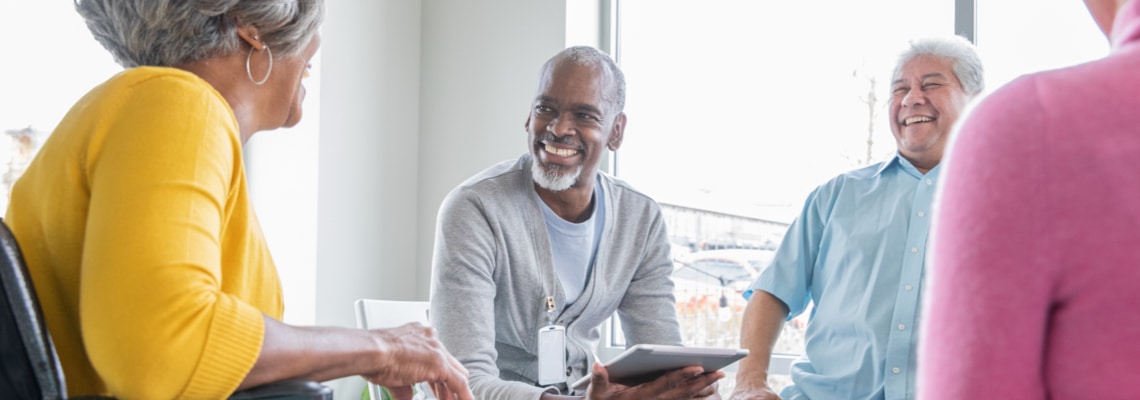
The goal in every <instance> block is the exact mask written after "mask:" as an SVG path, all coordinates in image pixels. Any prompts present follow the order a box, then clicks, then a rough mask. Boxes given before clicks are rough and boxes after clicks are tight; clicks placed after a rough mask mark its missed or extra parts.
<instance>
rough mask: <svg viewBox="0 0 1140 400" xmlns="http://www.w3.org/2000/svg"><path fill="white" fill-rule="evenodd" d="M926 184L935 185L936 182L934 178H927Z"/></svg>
mask: <svg viewBox="0 0 1140 400" xmlns="http://www.w3.org/2000/svg"><path fill="white" fill-rule="evenodd" d="M926 184H927V185H933V184H934V181H932V180H930V179H927V180H926Z"/></svg>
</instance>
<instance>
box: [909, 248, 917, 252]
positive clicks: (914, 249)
mask: <svg viewBox="0 0 1140 400" xmlns="http://www.w3.org/2000/svg"><path fill="white" fill-rule="evenodd" d="M910 252H911V253H917V252H918V248H917V247H911V248H910Z"/></svg>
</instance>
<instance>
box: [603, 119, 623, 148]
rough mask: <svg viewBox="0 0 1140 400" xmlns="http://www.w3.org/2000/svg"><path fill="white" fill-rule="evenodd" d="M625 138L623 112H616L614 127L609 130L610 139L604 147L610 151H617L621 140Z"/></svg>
mask: <svg viewBox="0 0 1140 400" xmlns="http://www.w3.org/2000/svg"><path fill="white" fill-rule="evenodd" d="M624 138H625V113H621V114H618V116H617V117H614V127H613V129H612V130H611V131H610V141H609V143H606V147H608V148H609V149H610V151H617V149H618V148H619V147H621V141H622V139H624Z"/></svg>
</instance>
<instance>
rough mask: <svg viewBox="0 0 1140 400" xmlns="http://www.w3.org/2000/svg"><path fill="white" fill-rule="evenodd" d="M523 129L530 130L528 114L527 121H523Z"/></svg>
mask: <svg viewBox="0 0 1140 400" xmlns="http://www.w3.org/2000/svg"><path fill="white" fill-rule="evenodd" d="M523 130H524V131H529V130H530V115H527V116H526V122H523Z"/></svg>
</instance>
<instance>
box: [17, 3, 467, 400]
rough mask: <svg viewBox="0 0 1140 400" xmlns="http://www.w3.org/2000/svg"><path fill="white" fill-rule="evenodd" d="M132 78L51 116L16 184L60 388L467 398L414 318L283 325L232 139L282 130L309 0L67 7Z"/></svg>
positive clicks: (238, 146)
mask: <svg viewBox="0 0 1140 400" xmlns="http://www.w3.org/2000/svg"><path fill="white" fill-rule="evenodd" d="M75 7H76V9H77V10H78V12H79V14H80V15H82V16H83V18H84V19H85V20H86V23H87V26H88V27H89V28H90V30H91V32H92V33H93V34H94V36H95V38H96V39H97V40H98V41H99V42H100V43H101V44H102V45H103V46H104V47H106V48H107V50H108V51H110V53H111V54H112V55H113V56H114V57H115V60H116V61H118V62H119V63H120V64H122V65H123V66H124V67H126V68H127V69H126V70H125V71H123V72H121V73H119V74H117V75H115V76H114V77H111V78H110V79H109V80H107V81H106V82H104V83H103V84H101V85H99V86H98V87H96V88H94V89H92V90H91V91H90V92H89V93H88V94H87V95H85V96H84V97H83V98H82V99H80V100H79V101H78V102H77V103H76V105H75V106H74V107H73V108H72V109H71V111H70V112H68V114H67V115H66V116H65V117H64V119H63V120H62V121H61V122H60V124H59V125H58V127H57V128H56V130H55V132H54V133H53V134H52V135H51V137H50V138H49V139H48V140H47V142H46V143H45V144H44V146H43V147H42V149H41V151H40V153H39V155H38V156H37V158H36V160H35V161H34V162H33V163H32V164H31V165H30V166H29V167H28V169H27V171H26V172H25V173H24V175H23V177H22V178H21V179H20V181H19V182H17V183H16V185H15V187H14V188H13V190H12V198H11V202H10V206H9V209H8V212H7V223H8V224H9V226H10V227H11V229H12V231H13V232H14V233H15V236H16V237H17V238H18V239H19V241H20V243H21V245H22V247H23V250H24V255H25V257H26V259H27V263H28V268H29V271H30V273H31V276H32V280H33V282H34V284H35V286H36V290H37V291H38V293H39V297H40V301H41V304H42V306H43V309H44V311H45V319H46V322H47V325H48V329H49V331H50V332H51V334H52V338H53V340H54V342H55V343H56V345H57V348H58V351H59V356H60V359H61V363H62V364H63V369H64V374H65V377H66V380H67V382H68V383H69V385H68V386H69V387H68V391H69V394H70V395H73V396H75V395H107V394H110V395H114V396H118V397H122V398H147V399H158V398H175V397H177V398H183V397H186V398H222V397H226V396H228V395H229V394H230V393H232V392H234V391H235V390H238V389H243V388H248V387H253V386H258V385H261V384H264V383H268V382H274V381H279V380H283V379H292V378H299V379H309V380H317V381H321V380H328V379H333V378H338V377H343V376H350V375H362V376H364V377H365V378H366V379H368V380H369V381H371V382H374V383H377V384H381V385H385V386H388V387H389V388H393V389H394V390H393V391H394V392H395V393H396V394H397V395H398V396H401V397H408V396H409V395H410V394H411V389H410V385H411V384H413V383H415V382H422V381H427V382H431V383H432V384H433V385H434V389H435V391H436V393H437V395H438V396H439V397H440V398H459V399H470V398H471V395H470V392H469V391H468V389H467V382H466V380H467V372H466V370H465V369H464V368H463V367H462V365H460V364H459V363H458V362H457V361H456V360H455V359H454V358H453V357H451V356H450V355H449V354H448V353H447V351H446V349H444V348H443V346H442V345H441V344H440V343H439V342H438V341H437V340H436V339H435V337H434V334H433V332H432V331H431V330H430V329H428V328H425V327H423V326H418V325H406V326H403V327H399V328H395V329H390V330H371V331H365V330H356V329H346V328H332V327H296V326H290V325H287V324H284V323H282V322H280V318H281V316H282V314H283V306H282V295H281V283H280V281H279V278H278V276H277V271H276V267H275V266H274V263H273V259H272V257H271V256H270V253H269V249H268V247H267V245H266V243H265V239H264V237H263V236H262V233H261V228H260V227H259V225H258V222H257V219H256V217H255V215H254V210H253V207H252V204H251V203H250V198H249V191H248V188H247V185H246V174H245V170H244V168H243V166H242V145H243V144H244V143H245V142H246V140H248V139H249V138H250V136H252V135H253V134H254V133H255V132H258V131H263V130H272V129H276V128H280V127H289V126H293V125H295V124H296V123H297V122H298V121H299V120H300V118H301V102H302V100H303V98H304V95H305V88H304V86H303V85H302V81H303V79H304V78H305V76H307V71H308V69H309V67H310V64H309V61H310V60H311V58H312V57H313V55H314V53H316V51H317V48H318V47H319V46H320V34H319V33H318V31H317V30H318V27H319V26H320V24H321V21H322V18H323V15H324V4H323V1H321V0H197V1H178V0H78V1H76V3H75Z"/></svg>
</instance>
